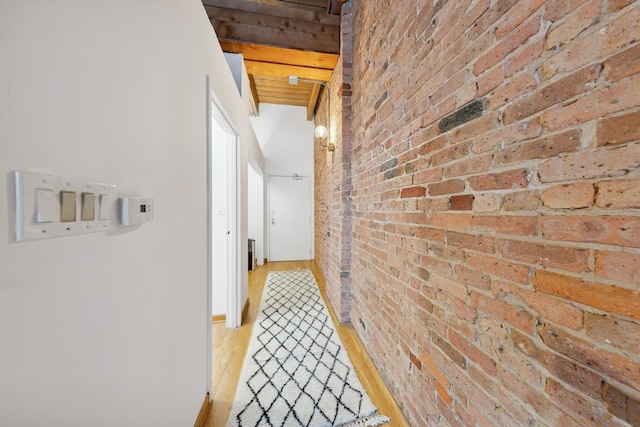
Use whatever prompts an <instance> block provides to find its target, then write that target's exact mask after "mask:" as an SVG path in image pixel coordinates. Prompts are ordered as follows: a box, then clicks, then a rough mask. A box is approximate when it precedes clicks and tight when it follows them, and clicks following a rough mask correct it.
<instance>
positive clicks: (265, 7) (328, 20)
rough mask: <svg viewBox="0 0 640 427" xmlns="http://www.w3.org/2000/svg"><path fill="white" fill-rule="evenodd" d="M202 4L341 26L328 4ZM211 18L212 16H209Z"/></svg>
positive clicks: (231, 0)
mask: <svg viewBox="0 0 640 427" xmlns="http://www.w3.org/2000/svg"><path fill="white" fill-rule="evenodd" d="M202 4H203V5H204V6H205V9H207V7H214V8H222V9H231V10H237V11H243V12H250V13H258V14H261V15H269V16H276V17H280V18H288V19H294V20H299V21H308V22H317V23H320V24H326V25H331V26H340V16H337V15H329V14H327V13H326V5H325V6H324V7H322V8H315V7H314V8H309V7H308V6H303V5H300V4H295V3H289V2H285V1H280V0H202ZM207 13H208V12H207ZM209 18H211V16H209Z"/></svg>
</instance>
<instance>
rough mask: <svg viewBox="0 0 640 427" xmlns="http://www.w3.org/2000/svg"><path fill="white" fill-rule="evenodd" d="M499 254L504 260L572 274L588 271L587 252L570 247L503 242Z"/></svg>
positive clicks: (500, 244) (512, 241)
mask: <svg viewBox="0 0 640 427" xmlns="http://www.w3.org/2000/svg"><path fill="white" fill-rule="evenodd" d="M499 248H500V252H501V253H502V256H504V257H505V258H509V259H513V260H516V261H521V262H526V263H529V264H536V265H539V266H544V267H549V268H557V269H562V270H565V271H571V272H573V273H581V272H585V271H588V270H589V267H588V265H587V261H588V258H589V250H587V249H577V248H571V247H561V246H551V245H549V244H548V243H546V244H539V243H531V242H523V241H517V240H503V241H501V242H500V243H499Z"/></svg>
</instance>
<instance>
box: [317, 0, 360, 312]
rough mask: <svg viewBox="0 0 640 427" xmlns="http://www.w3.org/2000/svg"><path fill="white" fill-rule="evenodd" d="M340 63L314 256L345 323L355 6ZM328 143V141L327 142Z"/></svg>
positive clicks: (322, 163)
mask: <svg viewBox="0 0 640 427" xmlns="http://www.w3.org/2000/svg"><path fill="white" fill-rule="evenodd" d="M342 12H343V13H342V20H341V46H340V60H339V61H338V65H337V67H336V69H335V70H334V72H333V75H332V76H331V81H330V82H329V85H328V86H329V89H330V91H331V112H330V117H331V142H332V143H334V144H335V149H334V151H328V150H327V149H326V148H323V147H322V145H321V144H320V143H319V142H316V145H315V149H314V161H315V206H316V208H315V209H316V226H315V242H316V247H315V254H316V262H317V264H318V266H319V268H320V270H321V271H322V274H323V275H324V277H325V279H326V283H327V296H328V298H329V300H330V302H331V305H332V306H333V308H334V311H335V312H336V315H337V316H338V318H339V320H340V322H343V323H348V322H350V321H351V253H352V252H351V240H352V201H351V200H352V195H351V190H352V179H353V178H352V171H351V156H352V139H353V138H352V133H351V115H352V114H351V81H352V74H351V69H352V66H351V55H352V49H353V33H352V31H353V26H352V21H351V4H350V3H348V4H346V5H345V6H344V7H343V10H342ZM326 97H327V92H326V90H325V91H324V93H323V94H322V96H321V99H320V101H319V108H318V110H317V112H316V117H315V122H316V124H326V123H327V107H328V103H327V99H326ZM324 143H325V144H326V141H325V142H324Z"/></svg>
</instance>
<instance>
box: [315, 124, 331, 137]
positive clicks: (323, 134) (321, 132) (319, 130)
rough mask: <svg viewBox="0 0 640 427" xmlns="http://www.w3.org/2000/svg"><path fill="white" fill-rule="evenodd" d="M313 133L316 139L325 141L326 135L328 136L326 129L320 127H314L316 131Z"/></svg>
mask: <svg viewBox="0 0 640 427" xmlns="http://www.w3.org/2000/svg"><path fill="white" fill-rule="evenodd" d="M314 133H315V135H316V138H318V139H325V138H326V137H327V135H329V132H328V131H327V128H326V127H324V126H322V125H320V126H318V127H316V131H315V132H314Z"/></svg>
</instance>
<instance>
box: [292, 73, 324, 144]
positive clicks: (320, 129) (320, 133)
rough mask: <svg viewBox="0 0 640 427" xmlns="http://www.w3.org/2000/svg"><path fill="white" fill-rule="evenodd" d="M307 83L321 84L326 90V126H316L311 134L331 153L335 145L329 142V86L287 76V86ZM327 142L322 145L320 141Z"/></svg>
mask: <svg viewBox="0 0 640 427" xmlns="http://www.w3.org/2000/svg"><path fill="white" fill-rule="evenodd" d="M300 81H302V82H309V83H318V84H321V85H322V86H324V88H325V89H326V90H327V126H324V125H318V126H316V129H315V131H314V132H313V134H314V135H315V137H316V139H317V140H319V141H320V146H321V147H324V148H326V149H327V150H329V151H333V150H335V144H334V143H333V142H331V141H330V140H331V132H330V131H331V91H330V90H329V86H327V84H326V83H325V82H322V81H320V80H309V79H301V78H298V77H297V76H289V84H290V85H297V84H298V82H300ZM325 139H326V140H327V143H326V145H325V144H323V143H322V141H324V140H325Z"/></svg>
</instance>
